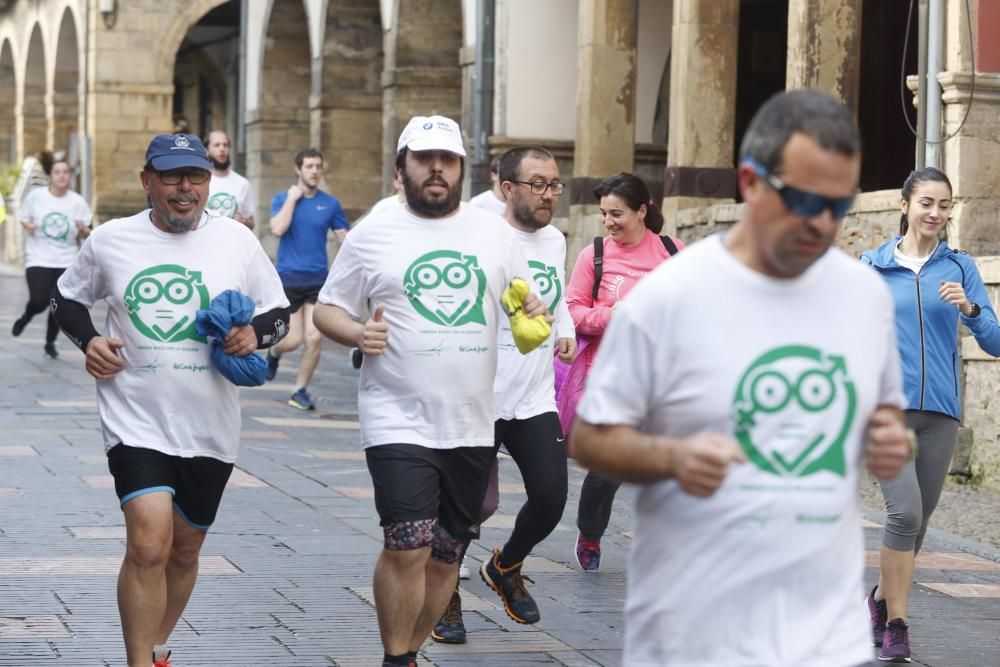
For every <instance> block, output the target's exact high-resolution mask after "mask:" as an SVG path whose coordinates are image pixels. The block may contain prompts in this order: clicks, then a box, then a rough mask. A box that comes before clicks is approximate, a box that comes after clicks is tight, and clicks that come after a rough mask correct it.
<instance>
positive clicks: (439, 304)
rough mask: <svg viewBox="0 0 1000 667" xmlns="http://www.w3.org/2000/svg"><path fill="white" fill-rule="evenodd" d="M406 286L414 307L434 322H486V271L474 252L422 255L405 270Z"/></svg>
mask: <svg viewBox="0 0 1000 667" xmlns="http://www.w3.org/2000/svg"><path fill="white" fill-rule="evenodd" d="M403 288H404V289H405V290H406V297H407V298H408V299H409V300H410V303H411V304H412V305H413V308H414V309H415V310H416V311H417V312H418V313H420V315H422V316H423V317H425V318H426V319H428V320H430V321H431V322H433V323H434V324H440V325H443V326H447V327H459V326H462V325H463V324H469V323H476V324H483V325H485V324H486V316H485V315H484V314H483V295H484V294H485V293H486V274H485V273H483V270H482V269H480V268H479V260H478V259H477V258H476V257H475V256H474V255H463V254H462V253H459V252H457V251H455V250H436V251H434V252H429V253H427V254H426V255H422V256H421V257H419V258H417V259H416V261H414V262H413V263H412V264H410V266H409V268H407V269H406V275H405V276H403Z"/></svg>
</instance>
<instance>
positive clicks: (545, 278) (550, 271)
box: [528, 259, 562, 313]
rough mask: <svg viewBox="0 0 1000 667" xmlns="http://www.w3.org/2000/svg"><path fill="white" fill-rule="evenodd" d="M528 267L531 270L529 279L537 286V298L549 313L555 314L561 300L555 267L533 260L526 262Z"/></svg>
mask: <svg viewBox="0 0 1000 667" xmlns="http://www.w3.org/2000/svg"><path fill="white" fill-rule="evenodd" d="M528 267H529V268H530V269H531V277H532V278H533V279H534V281H535V284H536V285H538V296H539V297H541V299H542V301H544V302H545V306H546V308H548V309H549V312H550V313H554V312H556V306H557V305H559V299H561V298H562V283H561V282H560V281H559V273H558V272H557V271H556V267H554V266H549V265H548V264H543V263H542V262H539V261H537V260H534V259H529V260H528Z"/></svg>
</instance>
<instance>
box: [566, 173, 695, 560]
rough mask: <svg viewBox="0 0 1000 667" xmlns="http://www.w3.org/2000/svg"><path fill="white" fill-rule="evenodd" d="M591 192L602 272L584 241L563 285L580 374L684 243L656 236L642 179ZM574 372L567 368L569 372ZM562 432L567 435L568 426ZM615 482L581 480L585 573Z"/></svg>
mask: <svg viewBox="0 0 1000 667" xmlns="http://www.w3.org/2000/svg"><path fill="white" fill-rule="evenodd" d="M594 195H595V196H596V197H597V199H598V200H599V201H600V206H601V219H602V220H601V221H602V223H603V224H604V228H605V229H606V230H607V232H608V235H607V236H606V237H605V238H604V239H603V240H602V241H601V242H600V243H601V246H602V250H603V252H602V255H603V257H602V262H601V265H600V273H599V274H598V272H597V269H596V267H595V261H594V259H595V258H594V252H595V247H594V246H593V245H588V246H587V247H585V248H584V249H583V251H581V252H580V255H579V257H578V258H577V260H576V266H575V268H574V269H573V275H572V277H571V278H570V281H569V286H568V288H567V290H566V303H567V305H568V306H569V312H570V315H572V317H573V324H574V325H575V326H576V332H577V335H578V337H579V338H581V343H583V344H584V346H581V347H580V348H579V356H578V359H577V361H576V362H574V364H583V368H582V369H581V370H582V374H583V377H585V376H586V374H587V373H589V372H590V367H591V365H592V364H593V362H594V355H595V354H596V353H597V349H598V346H599V345H600V342H601V336H603V335H604V330H605V329H606V328H607V326H608V323H609V321H610V320H611V317H612V315H613V314H614V312H615V309H616V308H617V306H618V304H619V303H621V300H622V299H624V298H625V296H626V295H627V294H628V293H629V291H630V290H631V289H632V288H633V287H634V286H635V284H636V283H637V282H638V281H639V279H640V278H642V277H643V276H644V275H646V274H647V273H649V272H650V271H652V270H653V269H654V268H656V266H657V265H659V264H660V263H661V262H663V261H665V260H666V259H668V258H669V257H670V255H671V254H672V253H673V252H676V251H677V250H680V249H682V248H683V247H684V244H683V243H682V242H681V241H680V239H674V238H669V237H660V236H659V234H660V231H662V229H663V215H662V214H661V213H660V211H659V208H658V207H657V205H656V203H655V202H654V201H653V199H652V198H651V197H650V196H649V189H648V188H647V187H646V184H645V183H643V181H642V179H641V178H639V177H637V176H635V175H633V174H629V173H626V172H622V173H620V174H616V175H614V176H609V177H608V178H606V179H604V180H603V181H601V182H600V183H599V184H598V186H597V187H596V188H595V189H594ZM668 247H669V248H671V250H668ZM598 276H599V277H598ZM595 279H596V280H595ZM573 374H574V369H572V368H571V369H570V371H569V375H568V377H571V376H573ZM569 384H570V382H569V380H567V385H569ZM567 385H564V386H563V392H562V395H561V396H560V401H559V408H560V418H561V420H562V421H563V423H564V424H566V423H569V422H571V420H572V416H573V413H575V409H576V401H577V400H578V399H579V396H578V392H577V391H574V389H573V388H572V387H569V386H567ZM581 389H582V387H581ZM566 436H567V438H568V437H569V433H568V431H567V433H566ZM619 486H621V484H620V483H619V482H615V481H612V480H609V479H606V478H604V477H600V476H599V475H595V474H593V473H590V474H588V475H587V477H586V479H585V480H584V482H583V488H582V489H581V494H580V505H579V508H578V510H577V527H578V528H579V530H580V534H579V536H578V537H577V542H576V558H577V562H578V563H579V564H580V567H581V568H583V569H584V570H586V571H588V572H592V571H595V570H597V569H598V567H600V562H601V537H602V536H603V535H604V531H605V530H606V529H607V527H608V522H609V521H610V519H611V507H612V504H613V503H614V499H615V494H616V493H617V492H618V487H619Z"/></svg>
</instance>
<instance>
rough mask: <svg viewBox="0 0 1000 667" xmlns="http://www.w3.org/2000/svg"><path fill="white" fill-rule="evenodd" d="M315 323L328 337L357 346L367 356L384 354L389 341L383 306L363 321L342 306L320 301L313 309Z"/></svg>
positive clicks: (343, 343)
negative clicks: (383, 319) (359, 320)
mask: <svg viewBox="0 0 1000 667" xmlns="http://www.w3.org/2000/svg"><path fill="white" fill-rule="evenodd" d="M313 324H315V325H316V328H317V329H319V332H320V333H321V334H323V335H324V336H326V337H327V338H331V339H333V340H335V341H337V342H338V343H340V344H341V345H350V346H352V347H357V348H359V349H360V350H361V351H362V352H363V353H364V354H365V355H367V356H378V355H380V354H382V352H383V351H384V350H385V347H386V345H387V344H388V342H389V326H388V325H387V324H386V323H385V322H383V321H382V306H378V307H376V308H375V312H374V313H372V316H371V317H370V318H369V319H368V321H367V322H364V323H361V322H357V321H355V320H354V318H353V317H351V315H350V313H348V312H347V311H346V310H344V309H343V308H341V307H340V306H334V305H331V304H328V303H318V304H316V308H314V309H313Z"/></svg>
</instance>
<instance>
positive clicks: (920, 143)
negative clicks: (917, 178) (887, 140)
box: [917, 0, 927, 169]
mask: <svg viewBox="0 0 1000 667" xmlns="http://www.w3.org/2000/svg"><path fill="white" fill-rule="evenodd" d="M926 114H927V0H920V3H919V4H918V5H917V169H923V167H924V166H925V165H926V164H927V142H926V141H924V138H925V137H926V136H927V115H926Z"/></svg>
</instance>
